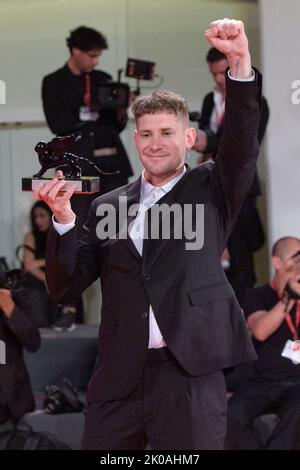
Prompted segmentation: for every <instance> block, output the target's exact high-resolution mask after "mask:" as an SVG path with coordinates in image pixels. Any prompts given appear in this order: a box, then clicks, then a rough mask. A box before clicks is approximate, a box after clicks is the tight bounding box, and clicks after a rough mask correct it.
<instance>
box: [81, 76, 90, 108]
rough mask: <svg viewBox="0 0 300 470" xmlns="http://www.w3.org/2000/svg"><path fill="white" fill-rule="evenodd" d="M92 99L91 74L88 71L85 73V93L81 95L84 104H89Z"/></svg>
mask: <svg viewBox="0 0 300 470" xmlns="http://www.w3.org/2000/svg"><path fill="white" fill-rule="evenodd" d="M91 101H92V95H91V76H90V74H89V73H87V74H86V76H85V93H84V97H83V104H84V106H90V104H91Z"/></svg>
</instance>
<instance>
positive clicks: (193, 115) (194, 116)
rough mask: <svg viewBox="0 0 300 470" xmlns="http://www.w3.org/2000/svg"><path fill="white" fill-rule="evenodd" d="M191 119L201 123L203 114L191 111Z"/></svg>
mask: <svg viewBox="0 0 300 470" xmlns="http://www.w3.org/2000/svg"><path fill="white" fill-rule="evenodd" d="M189 118H190V121H192V122H200V121H201V113H199V112H198V111H190V112H189Z"/></svg>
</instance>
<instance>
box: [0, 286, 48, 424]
mask: <svg viewBox="0 0 300 470" xmlns="http://www.w3.org/2000/svg"><path fill="white" fill-rule="evenodd" d="M26 305H27V307H26ZM28 310H29V308H28V304H27V302H26V296H25V294H24V292H22V290H15V291H9V290H7V289H0V340H1V341H3V343H2V344H4V345H5V348H4V351H5V360H4V361H3V362H4V364H2V363H1V362H0V430H1V425H2V424H3V423H5V422H6V421H9V420H12V421H18V420H19V419H20V418H21V417H22V416H23V415H24V414H25V413H28V412H29V411H32V410H33V409H34V407H35V405H34V398H33V393H32V389H31V384H30V380H29V376H28V372H27V369H26V366H25V362H24V358H23V348H25V349H27V351H30V352H35V351H36V350H37V349H38V348H39V347H40V342H41V339H40V334H39V330H38V328H37V327H36V326H35V325H34V323H33V321H32V320H31V318H30V316H29V313H28Z"/></svg>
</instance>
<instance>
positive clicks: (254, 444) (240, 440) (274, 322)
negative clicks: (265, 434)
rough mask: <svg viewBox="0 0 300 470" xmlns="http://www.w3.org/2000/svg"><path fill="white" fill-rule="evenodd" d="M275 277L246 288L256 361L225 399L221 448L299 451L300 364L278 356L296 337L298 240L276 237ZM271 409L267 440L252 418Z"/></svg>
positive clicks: (299, 318) (299, 321)
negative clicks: (225, 421)
mask: <svg viewBox="0 0 300 470" xmlns="http://www.w3.org/2000/svg"><path fill="white" fill-rule="evenodd" d="M272 265H273V267H274V269H275V275H274V277H273V279H272V280H271V281H270V283H268V284H265V285H263V286H260V287H257V288H255V289H252V290H250V291H249V292H248V293H247V294H246V297H245V300H244V303H243V308H244V313H245V316H246V318H247V323H248V326H249V329H250V331H251V333H252V335H253V342H254V346H255V349H256V352H257V355H258V360H257V361H255V363H254V364H253V366H254V370H253V373H252V375H251V377H249V378H248V379H247V381H246V382H245V383H244V384H243V386H242V387H241V388H240V389H239V390H238V391H237V392H236V393H234V394H233V396H232V398H231V399H230V400H229V403H228V418H227V419H228V424H227V438H226V444H225V448H226V449H237V450H242V449H249V450H250V449H251V450H254V449H262V448H265V449H268V450H275V449H276V450H291V449H293V450H300V365H299V363H295V362H294V363H293V362H292V360H291V359H289V358H287V357H283V356H282V352H283V350H284V348H285V345H286V342H287V340H290V341H291V342H293V343H292V344H293V345H294V346H297V341H299V335H300V240H299V239H298V238H294V237H284V238H281V239H279V240H278V241H277V242H276V243H275V244H274V246H273V250H272ZM267 413H276V414H277V415H278V418H279V419H278V424H277V425H276V426H275V429H274V430H273V432H272V434H271V436H270V437H269V439H268V441H267V443H266V444H263V443H262V442H261V439H260V435H259V433H258V430H257V429H256V428H255V426H254V425H253V423H254V420H255V419H256V418H257V417H258V416H261V415H263V414H267Z"/></svg>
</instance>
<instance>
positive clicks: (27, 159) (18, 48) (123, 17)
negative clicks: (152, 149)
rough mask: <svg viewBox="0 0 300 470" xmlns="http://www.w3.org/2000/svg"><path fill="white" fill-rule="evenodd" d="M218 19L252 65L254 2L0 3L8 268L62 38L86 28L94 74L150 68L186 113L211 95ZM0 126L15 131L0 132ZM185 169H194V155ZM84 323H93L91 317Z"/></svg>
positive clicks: (1, 238) (0, 248) (2, 243)
mask: <svg viewBox="0 0 300 470" xmlns="http://www.w3.org/2000/svg"><path fill="white" fill-rule="evenodd" d="M225 16H226V17H229V18H232V17H233V18H240V19H242V20H243V21H244V22H245V25H246V28H247V33H248V35H249V39H250V43H251V51H252V57H253V59H254V62H256V63H257V62H258V43H259V34H258V25H257V5H256V3H255V2H249V1H246V0H244V1H242V0H241V1H236V0H184V1H182V2H179V1H178V0H110V1H108V0H107V1H106V0H86V1H82V0H26V1H25V0H0V48H1V53H0V80H4V81H5V83H6V89H7V103H6V104H5V105H4V104H0V256H7V258H8V261H9V262H10V263H13V262H14V249H15V247H16V246H17V245H18V244H19V243H21V242H22V238H23V235H24V233H25V231H26V230H27V229H28V226H27V220H28V212H29V209H30V206H31V204H32V203H33V200H32V195H31V194H24V193H22V192H21V191H20V187H21V177H22V176H27V175H32V174H33V172H35V171H37V169H38V165H37V163H36V161H37V159H36V156H35V154H34V151H33V148H34V146H35V144H36V143H37V142H38V141H39V140H47V139H49V138H50V136H51V134H50V132H49V131H48V129H47V127H46V126H45V124H43V123H42V122H41V121H42V120H43V113H42V107H41V99H40V86H41V80H42V77H43V76H44V75H46V74H48V73H50V72H52V71H54V70H56V69H57V68H59V67H61V66H62V65H63V64H64V62H65V61H66V59H67V57H68V51H67V48H66V46H65V38H66V37H67V36H68V35H69V31H70V30H71V29H74V28H75V27H77V26H79V25H87V26H91V27H94V28H96V29H99V30H100V31H101V32H103V33H104V34H105V35H107V38H108V41H109V50H108V51H104V53H103V56H102V57H101V64H100V68H102V69H103V70H106V71H108V72H110V73H111V74H112V75H113V77H114V78H116V77H117V71H118V69H119V68H121V67H125V65H126V59H127V57H135V58H140V59H145V60H153V61H155V62H156V63H157V72H158V73H159V74H160V75H163V77H164V83H163V87H165V88H169V89H171V90H174V91H177V92H179V93H181V94H182V95H184V96H185V97H186V98H187V99H188V102H189V104H190V108H191V109H199V108H200V104H201V102H202V98H203V96H204V95H205V94H206V93H207V92H208V91H209V90H210V89H211V88H212V79H211V77H210V75H209V73H208V69H207V66H206V63H205V55H206V52H207V50H208V47H209V46H208V44H207V43H206V41H205V39H204V38H203V35H202V32H203V31H204V30H205V29H206V27H207V25H208V23H209V22H210V21H212V20H213V19H216V18H220V17H225ZM145 84H146V85H148V86H149V85H152V83H145ZM131 85H132V86H135V82H134V81H132V82H131ZM144 92H146V90H144ZM37 121H39V122H38V123H37ZM5 122H10V123H13V122H21V125H12V124H10V125H8V126H7V125H6V126H3V125H1V123H2V124H3V123H5ZM133 128H134V124H133V123H130V125H129V126H128V128H127V130H126V131H125V132H123V134H122V139H123V141H124V143H125V145H126V147H127V150H128V152H129V154H130V156H131V160H132V164H133V167H134V169H135V173H136V175H138V174H139V172H140V168H141V167H140V164H139V161H138V157H137V154H136V152H135V150H134V148H133V142H132V131H133ZM190 161H191V162H192V163H193V162H194V161H195V155H193V156H192V158H191V160H190ZM93 305H94V306H95V305H96V302H95V304H93ZM94 306H93V308H92V310H93V309H94ZM95 308H96V307H95ZM91 317H92V318H95V315H94V313H92V315H91Z"/></svg>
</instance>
